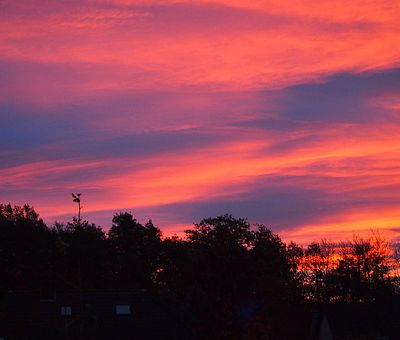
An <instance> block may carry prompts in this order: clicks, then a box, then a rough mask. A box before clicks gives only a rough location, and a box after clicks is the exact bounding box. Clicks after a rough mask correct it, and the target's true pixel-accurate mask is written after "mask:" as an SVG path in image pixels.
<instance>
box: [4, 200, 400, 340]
mask: <svg viewBox="0 0 400 340" xmlns="http://www.w3.org/2000/svg"><path fill="white" fill-rule="evenodd" d="M396 254H398V252H396V248H395V247H390V246H389V244H388V243H387V242H386V241H385V240H383V239H382V238H381V237H380V236H379V235H377V234H371V236H370V237H369V238H354V240H352V241H350V242H346V243H336V244H334V243H329V242H327V241H321V242H315V243H312V244H310V245H309V246H308V247H306V248H302V247H300V246H298V245H296V244H295V243H292V242H291V243H289V244H285V243H284V242H283V241H282V240H281V239H280V237H279V236H278V235H276V234H274V233H273V232H272V231H271V230H270V229H268V228H267V227H265V226H263V225H256V226H250V224H249V223H248V221H247V220H246V219H241V218H234V217H233V216H231V215H224V216H218V217H215V218H207V219H204V220H202V221H201V222H200V223H198V224H195V225H194V227H193V228H192V229H189V230H187V231H186V237H185V238H178V237H170V238H162V234H161V231H160V229H159V228H157V227H156V226H155V225H154V224H153V223H152V221H151V220H150V221H148V222H147V223H146V224H141V223H139V222H138V221H137V220H136V219H135V218H134V217H133V216H132V215H131V214H130V213H127V212H121V213H117V214H115V215H114V217H113V220H112V227H111V229H110V230H109V231H108V233H105V232H104V231H103V230H102V229H101V228H100V227H98V226H96V225H94V224H91V223H89V222H87V221H80V220H78V219H74V220H73V221H72V222H69V223H66V224H61V223H55V224H54V225H53V226H50V227H49V226H47V225H46V224H45V223H44V222H43V220H42V219H40V217H39V215H38V214H37V213H36V212H35V210H34V209H33V208H32V207H30V206H29V205H25V206H23V207H19V206H11V205H0V278H1V279H0V294H4V293H6V292H7V291H10V290H35V291H41V292H43V294H48V293H49V294H50V293H51V292H54V291H57V290H96V289H124V290H125V289H135V288H138V289H147V290H151V291H157V292H158V293H160V294H163V295H165V296H168V297H170V298H171V299H175V300H177V301H180V302H181V304H180V305H181V306H182V308H183V311H184V312H183V313H182V315H183V320H181V321H182V322H184V323H185V324H186V325H187V328H188V330H190V332H193V334H195V333H196V332H197V331H198V330H200V329H201V334H202V336H204V338H209V339H212V338H219V339H221V338H230V339H234V338H235V337H238V338H239V335H240V336H241V337H246V334H247V333H248V334H253V335H254V334H257V332H261V330H262V331H263V332H265V331H266V330H268V332H270V333H271V332H272V333H274V334H279V336H281V338H288V339H289V338H290V334H289V333H290V327H287V322H288V318H289V317H291V316H290V315H292V314H291V313H295V311H296V308H297V306H304V305H310V304H318V303H331V302H379V301H385V300H386V299H390V298H391V297H393V296H394V295H395V294H398V287H399V270H398V269H399V256H397V255H396ZM297 319H298V320H299V321H298V322H301V317H300V316H299V315H297ZM293 322H296V321H295V320H293V319H292V320H291V323H293ZM193 334H192V335H193ZM293 336H295V335H293Z"/></svg>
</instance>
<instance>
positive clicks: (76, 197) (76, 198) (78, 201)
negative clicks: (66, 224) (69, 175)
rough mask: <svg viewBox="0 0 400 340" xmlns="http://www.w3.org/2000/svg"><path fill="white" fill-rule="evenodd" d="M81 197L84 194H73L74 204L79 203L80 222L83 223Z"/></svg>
mask: <svg viewBox="0 0 400 340" xmlns="http://www.w3.org/2000/svg"><path fill="white" fill-rule="evenodd" d="M81 195H82V194H72V197H73V202H75V203H78V222H81V210H82V206H81Z"/></svg>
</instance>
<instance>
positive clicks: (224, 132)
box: [0, 0, 400, 243]
mask: <svg viewBox="0 0 400 340" xmlns="http://www.w3.org/2000/svg"><path fill="white" fill-rule="evenodd" d="M399 22H400V3H399V2H398V1H397V0H391V1H387V0H379V1H375V0H369V1H365V0H362V1H361V0H353V1H348V0H335V1H326V0H321V1H318V2H316V1H305V0H290V1H285V0H271V1H261V0H251V1H243V0H229V1H228V0H214V1H212V0H210V1H205V0H186V1H185V0H176V1H175V0H169V1H165V0H147V1H144V0H137V1H135V0H98V1H96V0H87V1H75V0H69V1H61V0H57V1H50V0H38V1H34V0H32V1H27V0H18V1H15V0H0V202H1V203H11V204H18V205H21V204H24V203H29V204H31V205H33V206H34V207H35V209H36V210H37V211H38V212H39V213H40V215H41V216H42V217H43V218H44V219H45V221H46V222H48V223H52V222H53V221H55V220H57V221H64V222H66V221H69V220H71V219H72V217H73V216H75V215H76V214H77V207H76V204H74V203H73V202H72V197H71V193H73V192H74V193H77V192H79V193H82V201H83V212H82V214H83V217H84V218H86V219H88V220H90V221H91V222H94V223H96V224H99V225H101V226H103V227H105V228H107V227H109V226H110V225H111V219H112V216H113V214H114V213H116V212H118V211H129V212H132V213H133V214H134V216H135V217H137V218H138V220H139V221H141V222H143V223H144V222H146V220H147V219H149V218H151V219H152V220H153V222H154V223H155V224H156V225H157V226H159V227H161V229H162V231H163V233H164V235H172V234H174V233H177V234H181V233H182V231H183V230H184V229H187V228H188V227H190V226H191V225H192V224H193V223H194V222H199V221H200V220H201V219H202V218H206V217H210V216H217V215H221V214H225V213H231V214H233V215H234V216H236V217H246V218H248V219H249V222H251V223H262V224H265V225H267V226H268V227H270V228H271V229H272V230H273V231H274V232H277V233H279V234H280V235H281V236H282V237H283V238H284V240H294V241H297V242H300V243H302V242H310V241H312V240H318V239H321V238H328V239H332V240H338V239H343V238H349V237H352V235H353V234H354V233H357V234H363V233H369V232H370V231H371V230H380V232H381V233H382V234H383V235H386V236H387V237H389V238H391V239H400V233H399V232H400V25H399Z"/></svg>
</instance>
